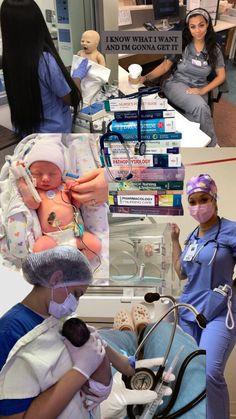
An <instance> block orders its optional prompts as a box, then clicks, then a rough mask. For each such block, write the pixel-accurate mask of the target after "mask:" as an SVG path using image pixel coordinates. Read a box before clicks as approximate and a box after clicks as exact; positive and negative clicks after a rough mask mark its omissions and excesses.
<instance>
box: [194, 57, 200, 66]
mask: <svg viewBox="0 0 236 419" xmlns="http://www.w3.org/2000/svg"><path fill="white" fill-rule="evenodd" d="M192 64H194V65H197V66H198V67H201V66H202V62H201V61H200V60H196V59H194V58H192Z"/></svg>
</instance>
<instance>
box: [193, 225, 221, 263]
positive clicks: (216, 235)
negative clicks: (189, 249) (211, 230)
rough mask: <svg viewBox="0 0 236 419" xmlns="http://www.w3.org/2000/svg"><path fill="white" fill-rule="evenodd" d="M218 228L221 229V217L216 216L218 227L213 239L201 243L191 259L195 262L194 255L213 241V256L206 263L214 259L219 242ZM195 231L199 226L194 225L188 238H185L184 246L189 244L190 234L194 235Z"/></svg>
mask: <svg viewBox="0 0 236 419" xmlns="http://www.w3.org/2000/svg"><path fill="white" fill-rule="evenodd" d="M220 230H221V218H220V217H218V229H217V232H216V234H215V237H214V239H210V240H207V241H206V242H205V243H203V244H202V245H201V246H200V247H199V249H198V250H197V252H196V253H195V254H194V256H193V258H192V261H194V262H197V261H196V257H197V255H198V254H199V253H200V252H201V250H202V249H204V247H206V246H207V245H208V244H209V243H215V250H214V253H213V256H212V258H211V260H210V262H209V263H208V265H210V264H211V263H212V262H213V261H214V259H215V256H216V252H217V250H218V249H219V243H218V241H217V239H218V237H219V234H220ZM195 231H199V226H197V227H196V228H195V229H194V230H193V231H192V233H191V234H190V235H189V237H188V239H187V240H186V242H185V246H188V245H189V244H190V240H191V238H192V236H193V235H194V233H195ZM197 263H200V262H197Z"/></svg>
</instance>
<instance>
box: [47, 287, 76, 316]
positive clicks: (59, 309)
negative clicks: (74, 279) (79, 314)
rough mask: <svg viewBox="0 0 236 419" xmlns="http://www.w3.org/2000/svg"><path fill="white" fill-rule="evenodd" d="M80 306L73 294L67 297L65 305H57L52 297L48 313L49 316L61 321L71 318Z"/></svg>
mask: <svg viewBox="0 0 236 419" xmlns="http://www.w3.org/2000/svg"><path fill="white" fill-rule="evenodd" d="M65 288H66V287H65ZM66 291H67V289H66ZM52 293H53V289H52ZM67 294H68V293H67ZM78 304H79V302H78V301H77V300H76V298H75V296H74V295H73V294H71V293H70V294H68V295H67V297H66V299H65V300H64V301H63V303H56V301H54V300H53V297H52V299H51V301H50V303H49V308H48V312H49V314H51V315H52V316H54V317H56V318H57V319H61V318H62V317H66V316H69V315H70V314H71V313H74V311H75V310H76V309H77V307H78Z"/></svg>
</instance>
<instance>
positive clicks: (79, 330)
mask: <svg viewBox="0 0 236 419" xmlns="http://www.w3.org/2000/svg"><path fill="white" fill-rule="evenodd" d="M61 334H62V335H63V336H64V337H66V338H67V339H68V340H69V341H70V342H71V343H72V345H74V346H77V347H80V346H82V345H84V344H85V343H86V342H87V340H88V339H89V336H90V331H89V329H88V327H87V325H86V324H85V323H84V322H83V321H82V320H81V319H79V318H78V317H71V318H70V319H68V320H66V321H65V322H64V324H63V327H62V331H61ZM105 345H106V343H105ZM110 363H112V365H113V366H114V367H115V368H116V369H117V370H118V371H120V372H121V373H123V374H125V375H127V376H129V375H133V374H134V372H135V370H134V368H133V367H132V366H131V365H130V363H129V359H128V358H127V357H125V356H124V355H121V354H120V353H118V352H116V351H114V350H113V349H112V348H110V347H109V346H106V355H105V357H104V358H103V361H102V363H101V364H100V365H99V367H98V368H97V370H96V371H95V372H94V373H93V374H92V375H91V377H90V379H89V383H88V384H89V387H90V388H91V389H94V390H96V391H97V390H101V391H102V390H103V388H104V386H105V387H107V386H108V385H109V384H110V382H111V368H110Z"/></svg>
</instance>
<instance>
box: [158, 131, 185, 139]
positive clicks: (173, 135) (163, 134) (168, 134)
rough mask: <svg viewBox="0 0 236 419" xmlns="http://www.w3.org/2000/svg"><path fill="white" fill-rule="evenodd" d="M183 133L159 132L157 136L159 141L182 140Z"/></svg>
mask: <svg viewBox="0 0 236 419" xmlns="http://www.w3.org/2000/svg"><path fill="white" fill-rule="evenodd" d="M181 138H182V132H178V131H175V132H159V133H158V135H157V139H158V140H181Z"/></svg>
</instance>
